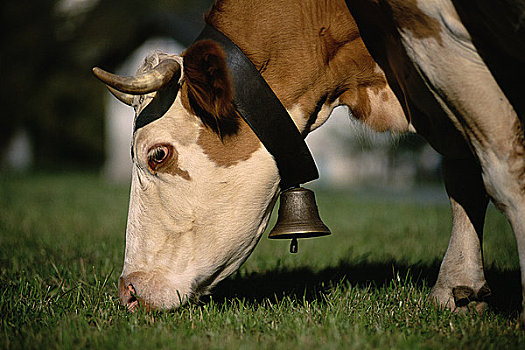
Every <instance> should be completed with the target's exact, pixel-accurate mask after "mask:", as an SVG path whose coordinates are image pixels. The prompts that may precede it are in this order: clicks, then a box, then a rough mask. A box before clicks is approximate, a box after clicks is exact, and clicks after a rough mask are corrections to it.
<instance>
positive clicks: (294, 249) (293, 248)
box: [290, 237, 299, 254]
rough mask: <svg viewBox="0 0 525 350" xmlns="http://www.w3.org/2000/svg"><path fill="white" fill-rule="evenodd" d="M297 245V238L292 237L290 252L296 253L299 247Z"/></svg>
mask: <svg viewBox="0 0 525 350" xmlns="http://www.w3.org/2000/svg"><path fill="white" fill-rule="evenodd" d="M298 245H299V244H298V243H297V238H295V237H294V238H292V241H291V242H290V253H292V254H295V253H297V250H298V249H299V247H298Z"/></svg>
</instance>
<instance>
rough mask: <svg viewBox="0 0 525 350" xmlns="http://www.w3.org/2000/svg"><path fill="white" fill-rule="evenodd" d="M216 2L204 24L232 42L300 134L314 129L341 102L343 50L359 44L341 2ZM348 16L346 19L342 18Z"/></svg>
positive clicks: (346, 75) (349, 79) (347, 79)
mask: <svg viewBox="0 0 525 350" xmlns="http://www.w3.org/2000/svg"><path fill="white" fill-rule="evenodd" d="M326 6H327V5H326V4H324V2H323V4H322V5H319V4H317V1H304V0H300V1H286V2H282V1H263V2H261V1H244V2H243V3H242V4H241V3H240V2H237V1H230V0H226V1H218V2H217V3H215V5H214V6H213V8H212V10H211V11H210V13H209V14H208V15H207V21H208V23H209V24H211V25H213V26H214V27H216V28H217V29H218V30H220V31H221V32H223V33H224V34H225V35H227V36H228V37H229V38H230V39H231V40H232V41H233V42H235V43H236V44H237V45H238V46H239V47H240V48H241V49H242V50H243V51H244V53H245V54H246V55H247V56H248V57H249V58H250V60H251V61H252V62H253V63H254V64H255V66H256V67H257V68H258V69H259V70H260V72H261V73H262V75H263V77H264V78H265V80H266V81H267V82H268V84H269V85H270V87H271V88H272V89H273V91H274V92H275V93H276V95H277V96H278V97H279V99H280V100H281V102H282V103H283V105H284V106H285V108H286V109H287V110H288V111H289V113H290V115H291V116H292V118H293V119H294V122H295V123H296V125H297V126H298V128H299V129H300V131H301V132H303V133H308V132H309V131H311V130H313V129H315V128H316V127H318V126H319V125H321V124H322V123H324V121H326V119H327V118H328V116H329V115H330V113H331V111H332V109H333V108H334V107H335V106H336V105H338V104H341V103H342V101H340V100H341V99H340V97H341V95H342V94H343V93H345V92H346V90H347V88H348V86H351V85H352V84H354V85H355V81H353V80H355V78H354V77H353V74H351V72H349V71H348V66H349V65H348V64H346V63H347V62H346V60H347V57H345V56H347V51H348V50H350V49H351V46H352V45H353V44H354V42H355V41H356V40H358V41H359V42H360V39H359V33H358V30H357V27H356V25H355V22H354V21H353V19H352V18H351V16H349V14H348V10H347V8H346V5H345V3H344V2H342V1H329V4H328V8H327V7H326ZM347 14H348V15H347Z"/></svg>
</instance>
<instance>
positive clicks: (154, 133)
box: [122, 96, 279, 308]
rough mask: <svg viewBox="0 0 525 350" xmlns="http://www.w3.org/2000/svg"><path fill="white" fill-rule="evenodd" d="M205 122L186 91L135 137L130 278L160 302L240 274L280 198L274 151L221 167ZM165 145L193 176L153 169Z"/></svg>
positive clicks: (171, 302) (148, 298) (147, 297)
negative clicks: (150, 158)
mask: <svg viewBox="0 0 525 350" xmlns="http://www.w3.org/2000/svg"><path fill="white" fill-rule="evenodd" d="M202 127H203V126H202V125H201V123H200V121H199V120H198V118H197V117H196V116H194V115H191V114H190V113H188V111H186V110H185V109H184V108H183V106H182V103H181V101H180V96H178V97H177V99H176V100H175V102H174V104H173V106H172V107H171V108H170V110H169V111H168V113H167V114H166V115H165V116H164V117H162V118H160V119H158V120H156V121H154V122H152V123H150V124H148V125H147V126H145V127H143V128H141V129H139V130H138V131H137V132H136V135H135V163H134V169H133V180H132V187H131V198H130V207H129V216H128V227H127V231H126V252H125V260H124V268H123V271H122V277H123V278H124V281H125V283H126V284H129V283H131V284H133V286H134V288H135V290H136V293H137V295H138V296H139V298H143V299H144V301H145V302H146V303H149V304H153V305H154V306H155V307H160V308H172V307H177V306H179V305H180V302H181V301H185V300H186V299H187V298H189V297H191V296H194V295H198V294H202V293H206V292H208V291H209V289H210V288H212V287H213V286H214V285H215V284H216V283H217V282H219V281H220V280H221V279H223V278H225V277H227V276H228V275H229V274H231V273H232V272H234V271H235V270H236V269H237V268H238V267H239V266H240V265H241V264H242V263H243V262H244V261H245V260H246V258H247V257H248V256H249V254H250V253H251V252H252V250H253V249H254V247H255V245H256V243H257V242H258V240H259V238H260V237H261V235H262V233H263V231H264V228H265V227H266V224H267V222H268V218H269V216H270V213H271V209H272V207H273V204H274V202H275V198H276V194H277V190H278V183H279V176H278V171H277V167H276V165H275V162H274V160H273V158H272V157H271V155H270V154H269V153H268V152H267V151H266V149H265V148H264V147H260V148H259V149H258V150H257V151H255V152H254V153H253V154H252V155H251V157H250V158H249V159H248V160H246V161H242V162H239V163H238V164H235V165H233V166H230V167H219V166H217V165H216V164H215V163H214V162H213V161H212V160H210V159H209V157H208V156H207V155H206V154H205V153H204V151H203V149H202V148H201V147H200V146H199V145H198V144H197V139H198V136H199V132H200V128H202ZM158 143H169V144H170V145H172V146H173V147H174V149H175V150H176V152H177V154H178V164H177V165H178V167H179V168H180V169H182V170H183V171H185V172H187V173H188V175H189V178H190V179H189V180H188V179H184V178H183V177H181V176H177V175H171V174H168V173H158V174H157V175H153V174H151V173H150V172H149V170H148V168H147V161H146V155H147V153H148V150H149V148H150V147H151V146H152V145H155V144H158Z"/></svg>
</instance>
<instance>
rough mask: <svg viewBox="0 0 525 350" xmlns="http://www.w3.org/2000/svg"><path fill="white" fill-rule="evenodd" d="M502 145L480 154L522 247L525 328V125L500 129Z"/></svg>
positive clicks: (494, 198) (489, 182) (490, 186)
mask: <svg viewBox="0 0 525 350" xmlns="http://www.w3.org/2000/svg"><path fill="white" fill-rule="evenodd" d="M495 127H499V128H500V131H504V132H501V133H500V134H499V135H500V136H501V139H499V140H498V141H499V144H498V145H495V146H494V147H491V148H488V147H487V148H483V149H479V150H478V154H479V159H480V162H481V165H482V168H483V181H484V183H485V188H486V190H487V193H488V194H489V195H490V197H491V198H492V201H493V202H494V204H495V205H496V206H497V207H498V208H499V209H500V211H502V212H503V214H505V216H506V217H507V219H508V220H509V222H510V224H511V226H512V229H513V231H514V235H515V236H516V243H517V247H518V255H519V260H520V267H521V285H522V298H523V299H522V305H523V311H522V313H521V324H522V326H525V143H524V134H523V125H522V124H521V122H520V121H519V120H518V119H517V118H516V119H515V120H514V122H509V123H506V124H503V125H496V126H495Z"/></svg>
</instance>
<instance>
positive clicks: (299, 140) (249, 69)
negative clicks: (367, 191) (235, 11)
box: [195, 25, 319, 191]
mask: <svg viewBox="0 0 525 350" xmlns="http://www.w3.org/2000/svg"><path fill="white" fill-rule="evenodd" d="M204 39H210V40H213V41H215V42H217V43H219V44H220V45H221V46H222V47H223V49H224V52H225V53H226V65H227V67H228V69H229V70H230V76H231V78H232V83H233V88H234V99H233V102H234V105H235V107H236V108H237V110H238V112H239V113H240V114H241V116H242V117H243V119H244V120H245V121H246V123H247V124H248V125H249V126H250V128H251V129H252V130H253V132H254V133H255V134H256V135H257V137H258V138H259V140H260V141H261V142H262V144H263V145H264V147H266V149H267V150H268V152H270V154H271V155H272V156H273V157H274V159H275V162H276V163H277V168H278V169H279V175H280V176H281V183H280V187H281V190H283V191H284V190H286V189H288V188H290V187H294V186H298V185H300V184H303V183H305V182H308V181H312V180H315V179H317V178H319V172H318V171H317V167H316V165H315V162H314V159H313V157H312V154H311V153H310V150H309V149H308V146H307V145H306V143H305V142H304V138H303V136H302V135H301V133H300V132H299V130H298V129H297V127H296V126H295V123H294V122H293V120H292V118H291V117H290V115H289V114H288V112H287V111H286V109H285V108H284V106H283V105H282V103H281V101H279V99H278V98H277V96H276V95H275V94H274V92H273V91H272V89H271V88H270V86H269V85H268V84H267V83H266V81H265V80H264V78H263V77H262V76H261V74H260V73H259V71H258V70H257V68H256V67H255V65H254V64H253V63H252V62H251V61H250V60H249V59H248V57H246V55H244V53H243V52H242V51H241V49H240V48H239V47H238V46H237V45H235V43H233V42H232V41H231V40H230V39H229V38H228V37H226V36H225V35H224V34H222V33H221V32H219V31H218V30H217V29H215V28H213V27H212V26H210V25H206V26H205V27H204V29H203V31H202V32H201V34H200V35H199V36H198V37H197V39H196V40H195V41H199V40H204Z"/></svg>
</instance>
